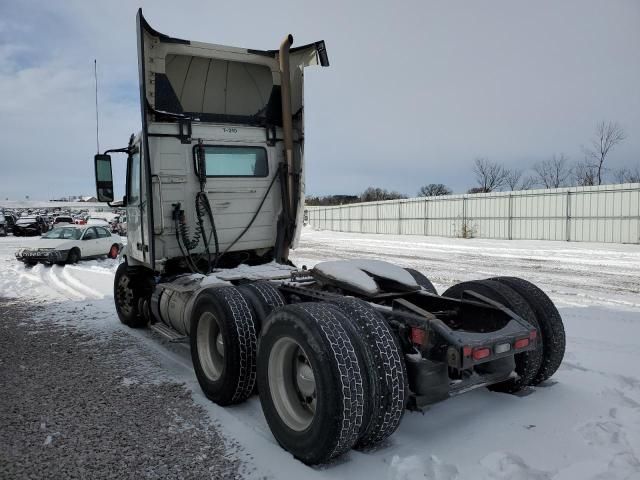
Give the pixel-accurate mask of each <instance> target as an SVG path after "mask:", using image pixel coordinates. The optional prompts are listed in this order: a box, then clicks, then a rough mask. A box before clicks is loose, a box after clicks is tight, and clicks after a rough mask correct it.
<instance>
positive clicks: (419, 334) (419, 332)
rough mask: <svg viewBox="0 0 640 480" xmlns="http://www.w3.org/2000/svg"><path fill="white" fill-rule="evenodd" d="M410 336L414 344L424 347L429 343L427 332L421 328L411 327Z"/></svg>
mask: <svg viewBox="0 0 640 480" xmlns="http://www.w3.org/2000/svg"><path fill="white" fill-rule="evenodd" d="M409 336H410V338H411V343H413V344H414V345H420V346H421V347H424V346H425V345H426V344H427V332H425V331H424V330H423V329H421V328H417V327H411V333H410V334H409Z"/></svg>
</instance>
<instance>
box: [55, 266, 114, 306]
mask: <svg viewBox="0 0 640 480" xmlns="http://www.w3.org/2000/svg"><path fill="white" fill-rule="evenodd" d="M53 268H60V269H61V270H62V274H61V279H62V280H63V281H64V282H65V283H66V285H67V286H69V287H71V288H73V289H75V290H76V291H77V292H79V293H81V294H84V295H86V296H87V297H88V298H93V299H96V300H100V299H102V298H104V295H102V294H101V293H100V292H98V291H97V290H94V289H93V288H91V287H89V286H87V285H85V284H83V283H82V282H81V281H80V280H78V279H76V278H73V275H72V274H71V271H70V270H69V268H68V267H52V269H53Z"/></svg>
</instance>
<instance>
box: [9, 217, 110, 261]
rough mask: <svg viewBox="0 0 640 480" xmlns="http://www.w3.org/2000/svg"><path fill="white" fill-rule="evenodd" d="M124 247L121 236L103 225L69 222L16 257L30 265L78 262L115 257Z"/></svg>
mask: <svg viewBox="0 0 640 480" xmlns="http://www.w3.org/2000/svg"><path fill="white" fill-rule="evenodd" d="M121 249H122V244H121V243H120V239H119V238H118V237H116V236H114V235H111V232H109V230H108V229H106V228H104V227H100V226H84V225H82V226H77V225H68V226H62V227H55V228H54V229H53V230H51V231H50V232H49V233H47V234H46V235H43V236H42V238H40V239H38V240H37V241H36V242H35V243H34V244H32V245H30V246H29V247H27V248H21V249H19V250H18V251H17V252H16V258H17V259H18V260H20V261H21V262H24V263H26V264H27V265H35V264H36V263H38V262H43V263H49V264H54V263H56V264H65V263H77V262H78V261H79V260H84V259H88V258H97V257H102V256H105V255H106V256H107V257H109V258H116V257H117V256H118V255H119V253H120V250H121Z"/></svg>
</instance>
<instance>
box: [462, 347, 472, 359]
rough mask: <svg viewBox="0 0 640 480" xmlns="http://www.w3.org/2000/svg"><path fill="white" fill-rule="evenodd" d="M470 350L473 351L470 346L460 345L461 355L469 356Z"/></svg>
mask: <svg viewBox="0 0 640 480" xmlns="http://www.w3.org/2000/svg"><path fill="white" fill-rule="evenodd" d="M472 352H473V348H471V347H470V346H468V345H465V346H464V347H462V356H463V357H470V356H471V353H472Z"/></svg>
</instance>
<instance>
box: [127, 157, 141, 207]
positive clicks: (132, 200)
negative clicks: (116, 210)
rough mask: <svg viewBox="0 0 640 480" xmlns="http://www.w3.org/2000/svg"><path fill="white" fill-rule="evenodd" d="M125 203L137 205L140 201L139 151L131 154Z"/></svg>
mask: <svg viewBox="0 0 640 480" xmlns="http://www.w3.org/2000/svg"><path fill="white" fill-rule="evenodd" d="M127 188H128V192H127V204H128V205H137V204H139V203H140V151H139V150H138V151H137V152H135V153H134V154H132V155H131V164H130V165H129V179H128V181H127Z"/></svg>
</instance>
